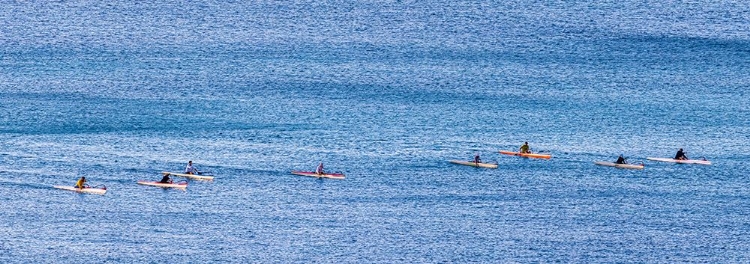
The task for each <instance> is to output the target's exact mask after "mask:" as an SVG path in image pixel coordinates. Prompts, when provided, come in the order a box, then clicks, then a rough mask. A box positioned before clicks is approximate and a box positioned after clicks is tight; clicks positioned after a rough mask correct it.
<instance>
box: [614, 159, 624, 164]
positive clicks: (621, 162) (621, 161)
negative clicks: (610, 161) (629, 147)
mask: <svg viewBox="0 0 750 264" xmlns="http://www.w3.org/2000/svg"><path fill="white" fill-rule="evenodd" d="M615 163H617V164H625V158H623V157H619V158H617V161H615Z"/></svg>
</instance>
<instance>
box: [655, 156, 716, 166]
mask: <svg viewBox="0 0 750 264" xmlns="http://www.w3.org/2000/svg"><path fill="white" fill-rule="evenodd" d="M646 159H647V160H653V161H663V162H673V163H681V164H700V165H711V162H710V161H708V160H705V159H701V160H691V159H688V160H678V159H672V158H646Z"/></svg>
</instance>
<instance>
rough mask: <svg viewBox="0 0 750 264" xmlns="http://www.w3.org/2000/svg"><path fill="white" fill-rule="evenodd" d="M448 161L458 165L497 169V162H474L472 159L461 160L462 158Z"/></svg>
mask: <svg viewBox="0 0 750 264" xmlns="http://www.w3.org/2000/svg"><path fill="white" fill-rule="evenodd" d="M448 162H450V163H453V164H458V165H466V166H472V167H478V168H488V169H497V164H495V163H483V162H480V163H476V162H473V161H463V160H449V161H448Z"/></svg>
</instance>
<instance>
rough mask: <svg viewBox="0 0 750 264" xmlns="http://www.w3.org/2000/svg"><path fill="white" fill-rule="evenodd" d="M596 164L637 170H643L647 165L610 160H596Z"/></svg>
mask: <svg viewBox="0 0 750 264" xmlns="http://www.w3.org/2000/svg"><path fill="white" fill-rule="evenodd" d="M594 164H596V165H601V166H608V167H615V168H620V169H636V170H642V169H643V168H644V167H645V165H644V164H643V163H641V164H617V163H614V162H608V161H595V162H594Z"/></svg>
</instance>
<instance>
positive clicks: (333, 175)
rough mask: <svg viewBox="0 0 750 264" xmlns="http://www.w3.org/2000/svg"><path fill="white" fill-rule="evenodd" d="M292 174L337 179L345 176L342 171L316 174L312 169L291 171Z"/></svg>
mask: <svg viewBox="0 0 750 264" xmlns="http://www.w3.org/2000/svg"><path fill="white" fill-rule="evenodd" d="M292 174H294V175H299V176H307V177H317V178H328V179H337V180H343V179H345V178H346V176H344V174H343V173H322V174H317V173H315V172H314V171H292Z"/></svg>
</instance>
